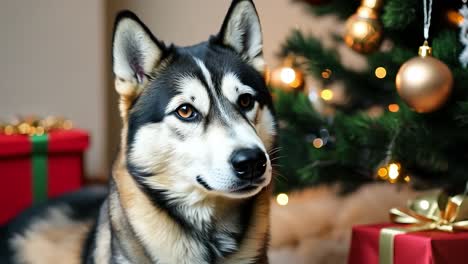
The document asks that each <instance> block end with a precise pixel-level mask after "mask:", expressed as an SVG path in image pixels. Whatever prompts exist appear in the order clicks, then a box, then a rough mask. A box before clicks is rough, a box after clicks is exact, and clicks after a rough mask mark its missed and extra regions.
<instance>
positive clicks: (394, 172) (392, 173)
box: [388, 163, 400, 180]
mask: <svg viewBox="0 0 468 264" xmlns="http://www.w3.org/2000/svg"><path fill="white" fill-rule="evenodd" d="M399 170H400V166H398V164H396V163H391V164H390V165H388V177H389V178H390V179H391V180H396V179H397V178H398V176H399V175H400V172H399Z"/></svg>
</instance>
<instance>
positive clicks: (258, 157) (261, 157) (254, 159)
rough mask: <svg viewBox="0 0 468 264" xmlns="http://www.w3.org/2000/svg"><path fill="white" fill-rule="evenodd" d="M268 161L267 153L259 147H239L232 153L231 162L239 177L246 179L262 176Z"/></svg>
mask: <svg viewBox="0 0 468 264" xmlns="http://www.w3.org/2000/svg"><path fill="white" fill-rule="evenodd" d="M266 163H267V158H266V155H265V153H264V152H263V151H262V150H261V149H259V148H251V149H250V148H249V149H247V148H245V149H239V150H236V151H234V152H233V153H232V155H231V164H232V167H233V168H234V171H235V173H236V175H237V177H239V178H241V179H244V180H253V179H256V178H260V177H262V175H263V173H265V170H266V165H267V164H266Z"/></svg>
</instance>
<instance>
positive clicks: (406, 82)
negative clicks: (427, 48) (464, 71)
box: [396, 56, 453, 113]
mask: <svg viewBox="0 0 468 264" xmlns="http://www.w3.org/2000/svg"><path fill="white" fill-rule="evenodd" d="M452 84H453V76H452V73H451V71H450V69H449V68H448V67H447V65H445V64H444V63H443V62H441V61H440V60H438V59H435V58H433V57H431V56H426V57H421V56H418V57H415V58H412V59H410V60H409V61H407V62H405V63H404V64H403V65H402V66H401V68H400V70H399V71H398V74H397V76H396V87H397V91H398V94H399V95H400V96H401V98H403V100H404V101H405V102H406V103H407V104H408V105H409V106H410V107H412V108H413V109H414V110H415V111H416V112H418V113H428V112H432V111H435V110H437V109H439V108H440V107H441V106H442V105H443V104H444V103H445V102H446V101H447V99H448V97H449V95H450V92H451V90H452Z"/></svg>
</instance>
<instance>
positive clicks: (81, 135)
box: [0, 118, 89, 224]
mask: <svg viewBox="0 0 468 264" xmlns="http://www.w3.org/2000/svg"><path fill="white" fill-rule="evenodd" d="M88 145H89V136H88V133H86V132H85V131H82V130H78V129H73V128H71V123H70V122H69V121H67V120H63V119H52V118H48V119H45V120H39V119H34V121H32V120H21V121H18V122H16V123H13V124H8V125H1V126H0V176H1V177H2V179H1V182H2V183H1V185H0V208H1V210H0V224H3V223H5V222H6V221H8V220H9V219H11V218H12V217H14V216H15V215H16V214H18V213H19V212H21V211H22V210H23V209H25V208H27V207H29V206H31V205H33V204H37V203H40V202H43V201H45V200H47V199H48V198H52V197H56V196H58V195H61V194H63V193H66V192H70V191H73V190H76V189H78V188H80V187H81V185H82V182H83V154H84V151H85V150H86V148H87V147H88Z"/></svg>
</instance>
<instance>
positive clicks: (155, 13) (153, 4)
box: [109, 0, 314, 65]
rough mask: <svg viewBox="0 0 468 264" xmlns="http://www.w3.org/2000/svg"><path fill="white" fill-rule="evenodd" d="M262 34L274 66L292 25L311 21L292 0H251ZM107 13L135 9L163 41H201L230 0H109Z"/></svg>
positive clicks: (214, 28)
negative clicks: (109, 8) (277, 54)
mask: <svg viewBox="0 0 468 264" xmlns="http://www.w3.org/2000/svg"><path fill="white" fill-rule="evenodd" d="M254 2H255V5H256V6H257V10H258V13H259V16H260V21H261V23H262V28H263V34H264V52H265V57H266V59H267V62H268V63H269V64H272V65H275V64H277V63H278V60H277V58H276V56H275V54H276V53H277V52H278V50H279V47H280V44H281V43H283V42H284V40H285V38H286V36H287V35H288V34H290V33H291V29H293V28H301V29H305V30H306V31H307V29H309V28H311V27H312V23H313V22H314V20H312V19H311V17H310V14H309V13H308V12H307V10H306V5H304V4H297V3H293V1H292V0H254ZM109 3H110V4H111V9H112V11H111V14H110V16H111V17H112V15H115V12H116V11H117V10H119V9H130V10H132V11H133V12H135V13H136V14H137V15H138V16H139V17H140V18H141V19H142V20H143V22H145V23H146V24H147V25H148V26H149V28H150V29H151V30H152V31H153V33H154V34H155V36H156V37H157V38H159V39H162V40H164V41H166V42H169V43H170V42H174V43H176V44H178V45H189V44H194V43H196V42H200V41H204V40H206V39H207V37H208V36H209V35H210V34H214V33H216V32H217V31H218V30H219V28H220V27H221V23H222V21H223V18H224V15H225V14H226V12H227V9H228V7H229V4H230V3H231V0H156V1H155V0H112V1H110V2H109Z"/></svg>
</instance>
